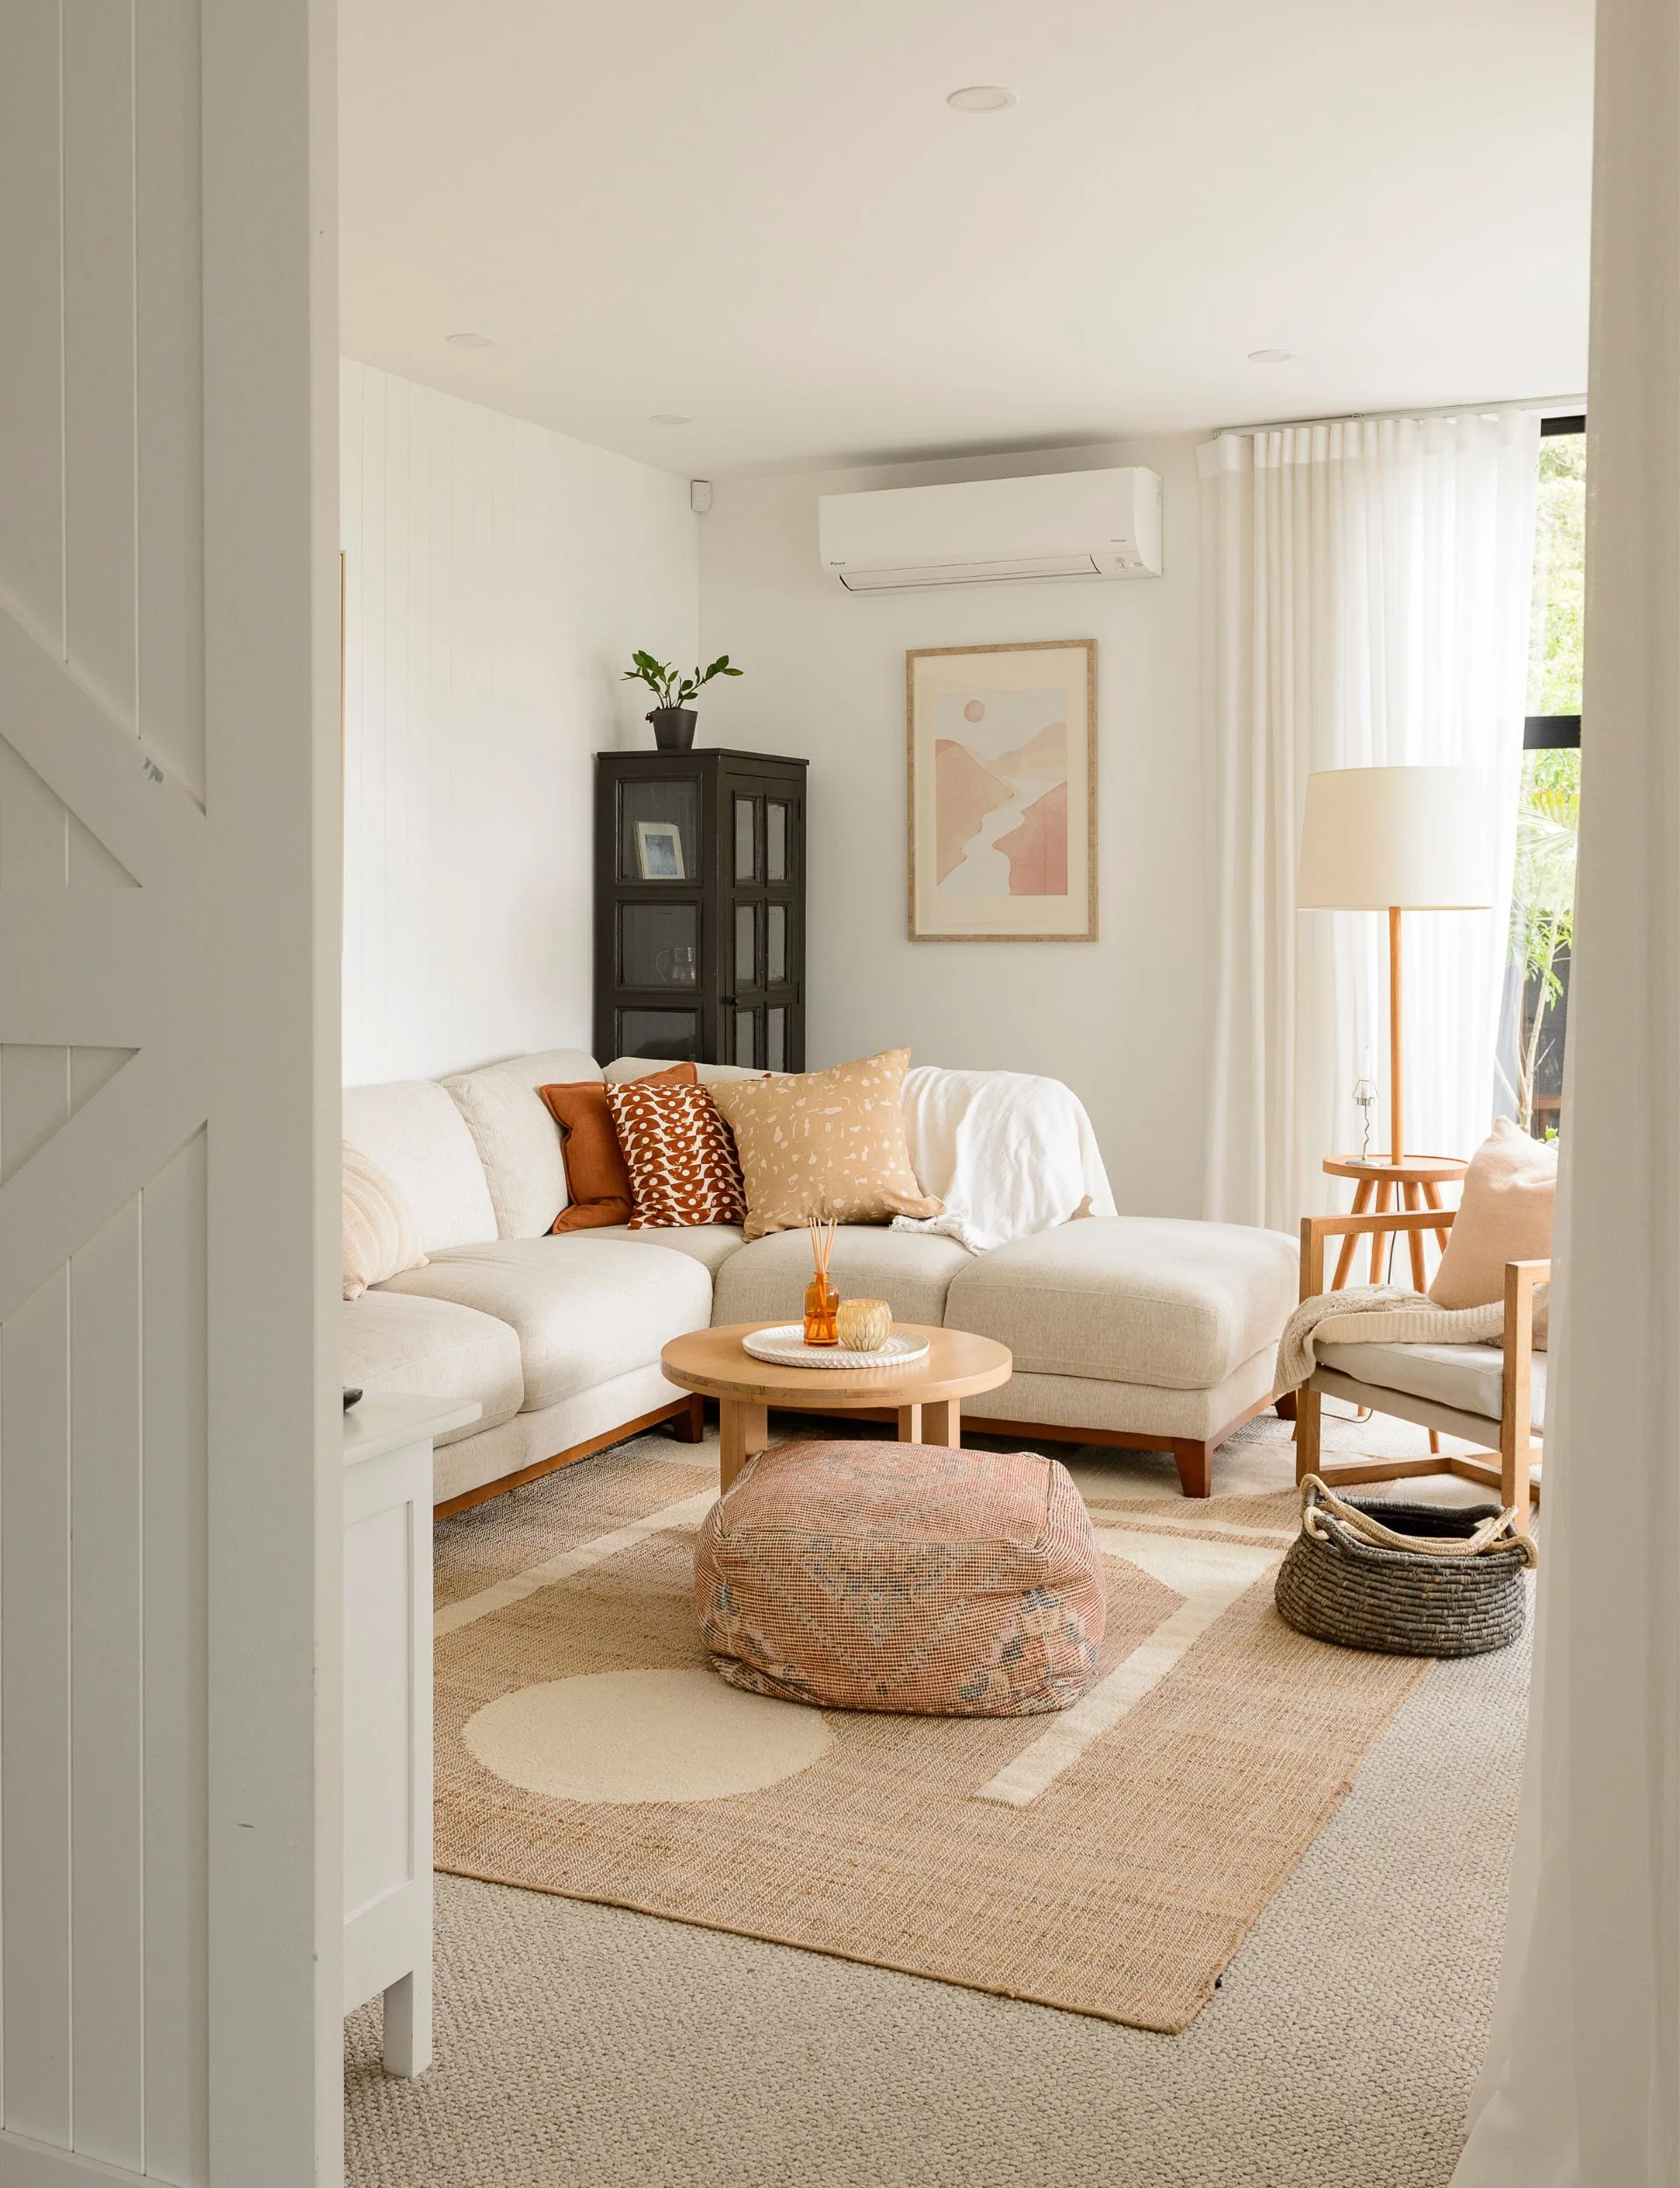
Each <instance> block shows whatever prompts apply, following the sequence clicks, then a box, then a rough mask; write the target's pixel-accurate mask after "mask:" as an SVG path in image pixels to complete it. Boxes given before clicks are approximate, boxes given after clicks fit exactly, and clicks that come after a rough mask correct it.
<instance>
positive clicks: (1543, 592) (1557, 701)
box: [1523, 411, 1586, 752]
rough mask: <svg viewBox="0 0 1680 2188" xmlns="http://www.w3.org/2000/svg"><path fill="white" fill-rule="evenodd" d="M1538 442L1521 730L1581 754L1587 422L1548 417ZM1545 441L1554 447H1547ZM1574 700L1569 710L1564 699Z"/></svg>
mask: <svg viewBox="0 0 1680 2188" xmlns="http://www.w3.org/2000/svg"><path fill="white" fill-rule="evenodd" d="M1540 439H1541V449H1540V509H1539V519H1538V523H1537V528H1536V543H1535V544H1536V552H1535V608H1534V642H1533V645H1532V648H1531V649H1530V674H1529V703H1530V706H1532V707H1533V708H1534V710H1535V711H1534V712H1532V713H1530V715H1528V716H1527V718H1526V719H1525V720H1524V722H1523V750H1524V751H1525V752H1558V751H1575V750H1579V747H1580V742H1581V699H1580V623H1579V617H1580V610H1581V607H1582V601H1581V599H1580V595H1579V586H1580V574H1581V569H1582V560H1583V555H1584V549H1585V538H1584V535H1585V529H1586V417H1585V416H1583V415H1582V414H1581V413H1579V411H1578V412H1576V413H1575V414H1574V415H1572V416H1568V417H1543V418H1542V419H1541V421H1540ZM1547 442H1551V443H1552V444H1553V445H1552V446H1551V447H1547V446H1546V445H1545V444H1546V443H1547ZM1560 626H1561V627H1563V628H1560ZM1560 656H1562V658H1560ZM1570 698H1573V700H1574V705H1573V706H1572V707H1570V706H1569V705H1567V704H1566V702H1567V701H1568V700H1569V699H1570Z"/></svg>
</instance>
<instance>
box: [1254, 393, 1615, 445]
mask: <svg viewBox="0 0 1680 2188" xmlns="http://www.w3.org/2000/svg"><path fill="white" fill-rule="evenodd" d="M1501 410H1538V411H1539V412H1540V413H1541V415H1542V416H1543V417H1547V416H1550V417H1573V416H1574V415H1575V413H1576V412H1577V411H1581V412H1585V411H1586V396H1584V395H1536V396H1523V397H1521V398H1518V399H1516V400H1513V399H1511V398H1509V397H1507V398H1505V399H1503V400H1502V401H1500V402H1498V403H1440V404H1439V406H1437V407H1436V408H1435V409H1432V410H1431V409H1428V408H1418V409H1413V410H1341V411H1338V412H1337V413H1336V415H1335V416H1334V417H1279V418H1271V419H1268V420H1266V421H1265V422H1264V424H1257V425H1221V426H1218V427H1216V428H1215V432H1214V438H1215V440H1220V439H1222V438H1223V437H1224V436H1225V435H1226V434H1227V433H1280V432H1282V431H1284V430H1285V428H1286V427H1289V426H1292V425H1353V424H1363V423H1364V422H1365V421H1366V420H1368V419H1369V420H1370V421H1371V422H1373V423H1376V422H1377V421H1379V420H1381V419H1383V418H1390V417H1466V416H1470V417H1487V416H1488V414H1489V413H1490V412H1492V411H1501Z"/></svg>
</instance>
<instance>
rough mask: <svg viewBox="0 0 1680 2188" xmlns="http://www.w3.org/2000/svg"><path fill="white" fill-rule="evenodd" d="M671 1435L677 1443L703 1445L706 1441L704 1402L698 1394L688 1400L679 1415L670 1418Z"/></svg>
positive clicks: (675, 1414)
mask: <svg viewBox="0 0 1680 2188" xmlns="http://www.w3.org/2000/svg"><path fill="white" fill-rule="evenodd" d="M671 1434H673V1435H674V1436H675V1437H676V1440H677V1441H678V1442H679V1443H704V1441H705V1440H706V1401H705V1399H704V1398H702V1397H700V1396H698V1394H697V1395H695V1396H694V1397H692V1398H690V1400H689V1402H688V1405H687V1406H685V1407H684V1409H683V1412H681V1413H674V1414H673V1415H672V1417H671Z"/></svg>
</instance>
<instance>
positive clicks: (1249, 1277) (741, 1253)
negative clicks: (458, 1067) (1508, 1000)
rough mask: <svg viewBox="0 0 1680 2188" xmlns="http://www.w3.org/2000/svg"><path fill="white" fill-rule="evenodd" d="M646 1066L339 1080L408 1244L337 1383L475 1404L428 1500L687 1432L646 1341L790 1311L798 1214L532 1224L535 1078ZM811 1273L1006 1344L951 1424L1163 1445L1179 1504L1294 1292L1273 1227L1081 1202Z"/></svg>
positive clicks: (1235, 1414)
mask: <svg viewBox="0 0 1680 2188" xmlns="http://www.w3.org/2000/svg"><path fill="white" fill-rule="evenodd" d="M654 1068H655V1067H654V1066H653V1065H651V1064H646V1063H642V1062H637V1061H634V1060H629V1059H623V1060H620V1062H617V1063H615V1064H613V1065H612V1066H609V1067H608V1068H607V1069H606V1071H603V1069H602V1067H601V1066H600V1065H599V1064H598V1062H596V1061H595V1059H594V1058H592V1057H591V1056H587V1055H582V1054H580V1053H578V1052H577V1051H575V1050H566V1049H559V1050H548V1051H545V1052H542V1053H540V1054H537V1055H529V1056H521V1057H517V1058H514V1059H513V1060H511V1061H510V1062H505V1063H500V1064H494V1065H491V1066H489V1067H487V1068H486V1069H483V1070H480V1071H475V1072H468V1073H464V1074H462V1075H460V1076H458V1077H454V1078H451V1079H446V1080H442V1081H433V1080H412V1081H404V1082H399V1083H395V1084H392V1085H387V1086H375V1087H360V1088H353V1089H350V1090H346V1095H345V1098H344V1136H345V1139H346V1141H347V1142H349V1143H350V1144H351V1145H352V1146H353V1147H356V1148H358V1149H359V1150H360V1152H361V1153H362V1154H365V1155H366V1156H367V1158H368V1159H369V1160H370V1161H373V1162H374V1163H376V1164H377V1165H378V1166H379V1167H380V1168H381V1169H382V1170H384V1171H385V1173H386V1174H387V1175H388V1176H389V1177H390V1178H391V1179H392V1180H393V1181H394V1182H395V1184H396V1185H397V1187H398V1188H399V1189H400V1190H401V1191H402V1194H403V1196H404V1197H405V1198H406V1199H407V1201H408V1203H409V1207H410V1209H411V1210H412V1211H413V1213H414V1215H415V1217H416V1224H417V1226H418V1230H419V1233H420V1242H421V1245H422V1246H423V1250H424V1252H426V1254H427V1256H428V1257H429V1259H428V1262H427V1265H426V1266H424V1267H423V1268H417V1269H410V1270H408V1271H406V1272H404V1273H402V1274H401V1275H399V1276H395V1277H393V1278H391V1279H390V1280H388V1281H387V1282H385V1283H383V1284H380V1285H377V1286H374V1287H373V1288H372V1289H370V1290H369V1291H367V1293H365V1294H363V1296H362V1297H361V1298H360V1299H359V1300H356V1301H352V1302H347V1303H346V1306H345V1308H344V1320H345V1368H344V1372H345V1379H346V1382H347V1383H351V1384H359V1385H361V1386H362V1387H363V1388H364V1389H367V1390H370V1391H377V1392H381V1393H388V1394H391V1395H398V1394H409V1393H419V1392H425V1393H428V1394H431V1395H437V1396H440V1397H446V1398H462V1399H465V1398H471V1399H475V1400H476V1401H477V1402H478V1404H479V1406H481V1407H482V1409H483V1411H482V1417H481V1420H479V1422H478V1423H477V1424H475V1426H474V1427H472V1428H471V1429H468V1430H465V1431H462V1432H459V1433H458V1434H457V1435H455V1436H454V1437H452V1438H449V1439H445V1440H444V1441H443V1442H442V1443H441V1444H440V1447H439V1448H438V1451H437V1462H436V1482H435V1490H434V1495H435V1500H436V1504H437V1510H438V1511H440V1512H447V1511H458V1510H460V1509H462V1508H463V1507H465V1505H468V1504H476V1503H479V1502H481V1501H483V1500H484V1499H485V1498H486V1497H493V1496H495V1495H498V1494H500V1492H501V1491H503V1490H507V1489H511V1488H514V1487H516V1486H518V1485H519V1484H520V1483H522V1482H526V1481H529V1480H532V1479H534V1478H535V1477H536V1476H539V1475H541V1474H544V1473H547V1472H549V1471H551V1470H552V1469H554V1468H556V1467H559V1466H564V1465H566V1464H569V1463H570V1462H572V1461H573V1460H576V1459H578V1458H582V1457H584V1456H586V1455H588V1454H589V1453H590V1452H591V1451H595V1450H599V1449H601V1448H604V1447H605V1446H606V1445H607V1444H609V1443H612V1442H614V1441H619V1440H620V1438H622V1437H624V1436H627V1435H631V1434H638V1433H641V1431H642V1430H644V1429H647V1428H648V1427H654V1426H655V1425H656V1424H658V1423H659V1422H662V1421H669V1422H671V1423H672V1424H673V1426H674V1427H675V1429H676V1433H677V1434H679V1435H680V1436H682V1437H683V1438H685V1439H687V1440H690V1441H693V1440H696V1439H697V1438H698V1436H699V1435H700V1434H701V1417H700V1403H699V1401H698V1400H697V1399H691V1398H690V1397H689V1396H687V1395H686V1394H685V1393H683V1392H678V1391H677V1390H676V1389H675V1388H674V1387H673V1385H670V1384H669V1383H668V1382H667V1381H666V1380H665V1378H664V1375H663V1373H662V1371H661V1368H660V1364H659V1362H660V1352H661V1350H662V1347H663V1346H664V1345H665V1344H666V1343H669V1340H670V1339H671V1338H673V1337H675V1336H681V1335H683V1333H684V1332H685V1331H688V1330H691V1329H704V1328H706V1327H707V1326H708V1325H709V1324H712V1323H725V1322H760V1321H770V1320H773V1319H783V1318H788V1319H791V1318H793V1317H794V1316H795V1315H797V1314H798V1312H799V1307H800V1301H801V1298H802V1293H803V1290H804V1286H805V1283H806V1280H807V1279H808V1277H809V1260H810V1255H809V1245H808V1244H807V1241H806V1238H805V1236H804V1233H803V1232H802V1231H779V1232H775V1233H773V1234H772V1235H771V1236H769V1237H767V1238H760V1239H757V1240H754V1241H753V1243H752V1244H751V1245H746V1244H744V1243H743V1242H742V1238H741V1234H740V1232H739V1231H738V1230H736V1229H734V1228H732V1227H731V1226H728V1225H721V1224H711V1225H705V1226H702V1227H697V1228H696V1229H694V1230H690V1231H648V1230H643V1231H630V1230H628V1229H627V1228H625V1227H622V1226H613V1227H607V1228H601V1229H597V1230H586V1231H573V1232H570V1233H564V1234H562V1235H561V1236H559V1237H553V1236H551V1235H549V1225H550V1224H552V1222H553V1220H554V1217H555V1215H556V1213H557V1212H558V1210H560V1209H561V1208H563V1206H564V1205H565V1204H566V1185H565V1172H564V1167H563V1162H562V1160H561V1155H560V1143H559V1135H558V1133H556V1129H555V1126H554V1123H553V1120H552V1119H551V1118H550V1116H549V1112H548V1111H547V1109H546V1108H545V1107H544V1105H543V1104H542V1100H541V1098H540V1097H539V1096H538V1094H537V1092H536V1089H537V1088H538V1087H539V1086H542V1085H545V1084H549V1083H556V1082H573V1083H575V1082H578V1081H584V1080H597V1081H598V1080H601V1079H603V1078H615V1079H621V1078H628V1077H634V1076H639V1075H641V1073H642V1072H644V1071H646V1070H648V1069H654ZM699 1070H700V1076H701V1079H702V1081H703V1082H704V1081H708V1080H710V1079H712V1078H715V1077H718V1076H738V1074H737V1073H736V1071H735V1070H734V1069H732V1067H728V1066H710V1065H705V1064H703V1065H701V1066H700V1067H699ZM830 1266H831V1273H832V1274H833V1275H834V1278H835V1280H836V1281H837V1284H838V1286H839V1287H840V1289H841V1292H842V1293H843V1294H852V1295H867V1296H870V1297H874V1298H880V1299H885V1300H886V1301H888V1303H889V1304H890V1306H891V1307H892V1309H893V1315H894V1316H895V1317H896V1318H897V1319H898V1320H899V1321H900V1322H921V1323H929V1324H933V1325H935V1326H936V1327H937V1326H943V1327H946V1328H949V1329H967V1330H971V1331H973V1332H974V1333H975V1334H976V1335H977V1336H988V1337H994V1338H997V1339H998V1340H999V1341H1000V1342H1001V1343H1005V1344H1006V1345H1008V1346H1009V1348H1010V1350H1011V1351H1012V1353H1013V1355H1014V1357H1015V1374H1014V1376H1013V1378H1012V1380H1011V1381H1010V1382H1009V1383H1007V1384H1006V1385H1004V1387H1003V1388H1002V1389H1001V1390H999V1391H997V1392H992V1393H991V1394H989V1396H988V1397H987V1398H986V1399H985V1401H984V1405H985V1413H984V1417H973V1418H971V1419H970V1422H969V1424H968V1425H969V1426H970V1427H973V1428H974V1429H975V1430H977V1431H979V1432H985V1431H988V1430H995V1431H997V1432H998V1433H1001V1434H1011V1435H1012V1434H1020V1435H1021V1436H1022V1437H1023V1438H1024V1439H1030V1440H1031V1441H1034V1442H1040V1441H1062V1442H1071V1443H1105V1444H1117V1445H1124V1446H1130V1447H1131V1448H1138V1449H1145V1450H1171V1451H1172V1453H1173V1457H1174V1459H1175V1461H1176V1462H1177V1464H1178V1469H1179V1476H1180V1482H1181V1483H1182V1485H1183V1488H1184V1491H1185V1493H1186V1495H1187V1496H1191V1497H1205V1496H1207V1495H1208V1494H1209V1493H1210V1491H1211V1488H1212V1475H1213V1459H1214V1454H1215V1451H1216V1449H1217V1448H1218V1446H1219V1445H1220V1443H1222V1441H1224V1440H1225V1438H1226V1437H1228V1436H1229V1435H1230V1434H1232V1433H1233V1432H1234V1431H1235V1430H1236V1428H1237V1427H1240V1426H1241V1424H1242V1423H1243V1421H1244V1420H1248V1419H1250V1417H1251V1416H1252V1415H1253V1414H1255V1413H1258V1412H1259V1411H1261V1410H1262V1409H1263V1408H1264V1406H1267V1405H1269V1404H1270V1403H1271V1397H1272V1390H1271V1370H1272V1361H1273V1357H1274V1356H1275V1352H1276V1348H1277V1343H1278V1336H1279V1334H1280V1332H1281V1331H1282V1329H1283V1325H1284V1322H1285V1320H1286V1319H1287V1317H1288V1315H1289V1313H1290V1311H1291V1309H1292V1307H1293V1306H1294V1303H1295V1298H1296V1294H1297V1290H1298V1265H1297V1257H1296V1249H1295V1245H1294V1242H1293V1241H1292V1240H1291V1239H1289V1238H1285V1237H1284V1236H1283V1235H1282V1234H1281V1233H1278V1232H1275V1231H1258V1230H1250V1229H1248V1228H1246V1227H1244V1226H1242V1225H1236V1224H1205V1223H1195V1222H1188V1221H1177V1220H1173V1219H1170V1218H1166V1217H1089V1218H1086V1219H1084V1220H1082V1221H1079V1222H1075V1223H1070V1224H1064V1225H1061V1226H1060V1227H1059V1228H1058V1229H1056V1230H1054V1231H1045V1232H1040V1233H1039V1234H1038V1235H1036V1236H1034V1237H1033V1238H1022V1239H1018V1240H1016V1241H1014V1242H1013V1243H1012V1244H1010V1245H1004V1246H1000V1247H998V1248H996V1249H994V1250H993V1251H992V1252H988V1253H984V1254H979V1255H976V1254H972V1253H970V1252H969V1251H968V1250H967V1249H966V1248H965V1247H963V1246H962V1245H958V1244H957V1243H956V1240H954V1239H951V1238H944V1237H942V1236H940V1235H938V1234H936V1233H931V1232H922V1231H894V1230H892V1229H890V1228H886V1227H878V1226H865V1225H857V1226H849V1227H847V1228H845V1229H843V1230H842V1231H841V1232H840V1233H839V1235H838V1237H837V1239H836V1242H835V1247H834V1256H833V1260H832V1263H831V1265H830Z"/></svg>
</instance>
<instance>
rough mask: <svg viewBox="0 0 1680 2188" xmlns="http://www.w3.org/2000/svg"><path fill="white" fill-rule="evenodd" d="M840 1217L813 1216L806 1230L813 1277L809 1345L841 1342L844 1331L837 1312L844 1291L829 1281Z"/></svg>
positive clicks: (809, 1289) (808, 1293)
mask: <svg viewBox="0 0 1680 2188" xmlns="http://www.w3.org/2000/svg"><path fill="white" fill-rule="evenodd" d="M838 1227H839V1226H838V1219H837V1217H833V1216H820V1215H818V1216H809V1217H807V1218H806V1221H805V1229H806V1231H807V1233H808V1235H809V1238H810V1241H811V1269H812V1274H811V1280H810V1283H809V1286H808V1287H807V1288H806V1293H805V1342H806V1343H807V1344H813V1345H818V1344H821V1345H829V1344H838V1343H839V1342H840V1332H839V1330H838V1329H837V1326H836V1322H835V1315H836V1314H837V1311H838V1308H839V1306H840V1294H839V1293H838V1292H837V1291H836V1289H835V1288H834V1286H833V1285H832V1284H831V1283H830V1281H829V1256H830V1254H831V1253H832V1252H834V1234H835V1231H837V1228H838Z"/></svg>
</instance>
